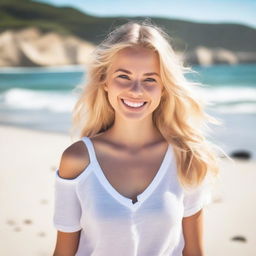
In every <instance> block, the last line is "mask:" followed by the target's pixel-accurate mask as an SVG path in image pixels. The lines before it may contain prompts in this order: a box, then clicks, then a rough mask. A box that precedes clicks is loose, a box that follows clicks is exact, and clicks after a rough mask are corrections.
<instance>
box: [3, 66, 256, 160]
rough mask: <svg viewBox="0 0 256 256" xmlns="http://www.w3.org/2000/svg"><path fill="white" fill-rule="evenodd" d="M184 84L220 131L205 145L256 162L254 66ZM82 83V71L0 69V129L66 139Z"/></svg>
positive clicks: (220, 69)
mask: <svg viewBox="0 0 256 256" xmlns="http://www.w3.org/2000/svg"><path fill="white" fill-rule="evenodd" d="M192 68H193V69H194V70H195V71H197V73H196V74H187V75H186V76H187V77H188V79H192V80H193V81H198V82H201V83H202V84H204V86H203V88H201V87H200V88H198V90H199V91H198V92H199V93H202V96H203V98H204V99H206V100H207V101H208V102H210V103H211V105H210V106H208V107H207V108H206V112H207V113H209V114H211V115H213V116H214V117H216V118H217V119H218V120H221V121H222V123H223V125H222V126H216V125H209V126H210V128H211V129H212V132H211V134H210V135H209V138H208V139H209V140H211V141H213V142H214V143H217V144H218V145H219V146H220V147H221V148H223V149H224V150H225V151H226V153H228V154H230V153H232V152H234V151H237V150H243V151H249V152H250V153H251V155H252V158H254V159H256V136H255V130H254V129H255V126H256V64H243V65H233V66H230V65H216V66H209V67H201V66H193V67H192ZM85 78H86V73H85V72H84V67H83V66H65V67H47V68H46V67H35V68H17V67H10V68H9V67H6V68H0V124H1V125H12V126H19V127H27V128H31V129H36V130H43V131H49V132H57V133H65V134H67V133H68V132H69V129H70V126H71V111H72V108H73V106H74V104H75V102H76V99H77V94H76V93H75V92H74V88H75V87H76V86H77V85H82V84H83V82H84V80H85Z"/></svg>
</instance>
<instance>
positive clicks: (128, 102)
mask: <svg viewBox="0 0 256 256" xmlns="http://www.w3.org/2000/svg"><path fill="white" fill-rule="evenodd" d="M123 102H124V103H125V104H126V105H128V106H129V107H134V108H138V107H141V106H142V105H143V104H144V102H140V103H139V102H136V103H135V102H131V101H127V100H124V99H123Z"/></svg>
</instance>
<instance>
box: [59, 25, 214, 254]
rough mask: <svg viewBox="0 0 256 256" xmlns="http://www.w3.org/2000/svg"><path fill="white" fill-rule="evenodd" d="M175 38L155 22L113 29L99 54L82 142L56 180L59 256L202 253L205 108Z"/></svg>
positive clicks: (76, 116) (208, 151) (79, 116)
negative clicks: (173, 42)
mask: <svg viewBox="0 0 256 256" xmlns="http://www.w3.org/2000/svg"><path fill="white" fill-rule="evenodd" d="M187 71H191V69H189V68H185V67H183V66H182V64H181V62H180V61H179V59H178V57H177V56H176V55H175V53H174V51H173V49H172V47H171V45H170V38H169V37H168V35H167V34H166V33H165V32H164V30H163V29H161V28H160V27H158V26H156V25H154V24H152V23H151V22H149V21H148V20H144V21H141V22H133V21H130V22H128V23H126V24H124V25H122V26H119V27H117V28H116V29H115V30H113V31H112V32H111V33H110V34H109V35H108V37H107V38H106V39H105V40H104V41H103V42H102V43H101V44H100V45H99V46H98V47H96V49H95V51H94V52H93V55H92V59H91V63H90V65H89V68H88V71H87V82H86V86H84V87H83V88H82V93H81V96H80V98H79V99H78V101H77V103H76V105H75V108H74V111H73V124H74V127H75V129H78V131H79V132H80V138H81V139H80V140H79V141H76V142H75V143H73V144H72V145H70V146H69V147H68V148H67V149H66V150H65V151H64V152H63V154H62V157H61V162H60V166H59V168H58V169H57V170H56V180H55V182H56V183H55V212H54V226H55V228H56V229H57V230H58V234H57V242H56V247H55V251H54V255H55V256H60V255H70V256H71V255H78V256H80V255H83V256H85V255H88V256H89V255H95V256H102V255H104V256H105V255H106V256H108V255H111V256H115V255H117V256H119V255H123V256H126V255H127V256H133V255H134V256H135V255H136V256H165V255H166V256H167V255H168V256H181V255H184V256H193V255H196V256H200V255H201V256H202V255H204V248H203V241H202V237H203V233H202V231H203V213H202V208H203V206H204V205H205V204H207V203H209V202H210V182H209V181H210V179H209V177H210V176H209V175H210V174H214V175H212V177H213V176H215V177H217V174H218V168H219V167H218V163H217V162H218V161H217V160H218V159H217V156H216V153H215V152H214V151H213V148H212V145H210V143H209V142H207V141H206V139H205V136H204V135H203V129H202V128H203V127H206V125H205V121H206V120H208V121H210V122H213V123H218V122H217V120H216V119H214V118H212V117H210V116H209V115H207V114H206V113H204V111H203V107H202V101H201V100H200V98H199V97H197V95H196V93H195V91H194V90H193V86H195V85H197V84H195V83H192V82H190V81H188V80H187V79H185V77H184V73H185V72H187Z"/></svg>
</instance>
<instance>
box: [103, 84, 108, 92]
mask: <svg viewBox="0 0 256 256" xmlns="http://www.w3.org/2000/svg"><path fill="white" fill-rule="evenodd" d="M103 89H104V90H105V91H106V92H107V91H108V86H107V84H104V86H103Z"/></svg>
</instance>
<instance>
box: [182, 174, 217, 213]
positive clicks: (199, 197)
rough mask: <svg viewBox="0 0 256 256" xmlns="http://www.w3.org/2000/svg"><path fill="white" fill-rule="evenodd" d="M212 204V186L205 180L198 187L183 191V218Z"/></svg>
mask: <svg viewBox="0 0 256 256" xmlns="http://www.w3.org/2000/svg"><path fill="white" fill-rule="evenodd" d="M211 202H212V186H211V183H210V182H209V180H208V179H207V178H206V179H205V180H204V181H203V182H202V184H200V185H199V186H198V187H196V188H193V189H189V190H185V192H184V198H183V205H184V213H183V217H188V216H191V215H193V214H195V213H197V212H198V211H199V210H201V209H202V208H203V207H204V206H205V205H208V204H210V203H211Z"/></svg>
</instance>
